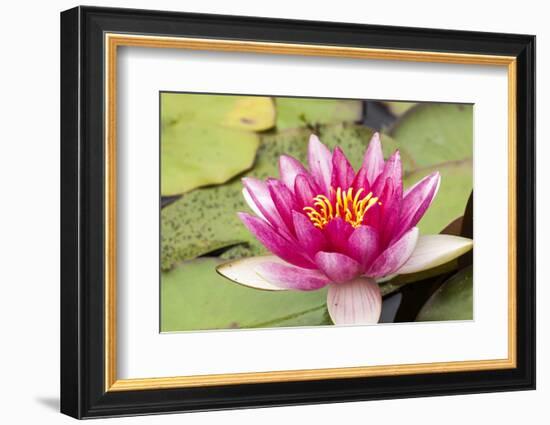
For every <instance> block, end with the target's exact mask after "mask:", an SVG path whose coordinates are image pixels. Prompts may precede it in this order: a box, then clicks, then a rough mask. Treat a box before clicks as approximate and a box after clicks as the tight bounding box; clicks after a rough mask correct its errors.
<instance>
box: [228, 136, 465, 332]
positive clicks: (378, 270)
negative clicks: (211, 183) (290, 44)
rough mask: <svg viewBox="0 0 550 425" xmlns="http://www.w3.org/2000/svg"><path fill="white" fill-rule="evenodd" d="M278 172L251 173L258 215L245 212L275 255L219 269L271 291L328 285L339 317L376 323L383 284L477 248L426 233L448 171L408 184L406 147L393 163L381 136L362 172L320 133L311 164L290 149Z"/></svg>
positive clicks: (249, 193)
mask: <svg viewBox="0 0 550 425" xmlns="http://www.w3.org/2000/svg"><path fill="white" fill-rule="evenodd" d="M279 173H280V178H279V179H275V178H268V179H267V181H261V180H258V179H255V178H250V177H248V178H245V179H243V185H244V189H243V195H244V197H245V199H246V201H247V203H248V205H249V206H250V208H251V209H252V211H253V212H254V213H255V215H252V214H248V213H244V212H241V213H239V217H240V219H241V220H242V222H243V223H244V224H245V226H246V227H247V228H248V229H249V230H250V232H252V233H253V234H254V236H255V237H256V238H257V239H258V240H259V241H260V242H261V243H262V244H263V245H264V246H265V247H266V248H267V249H268V250H269V251H270V252H271V253H272V255H265V256H258V257H252V258H244V259H240V260H236V261H233V262H229V263H226V264H223V265H221V266H219V267H218V272H219V273H220V274H222V275H224V276H226V277H227V278H229V279H231V280H233V281H235V282H237V283H240V284H243V285H246V286H250V287H255V288H259V289H264V290H296V291H312V290H317V289H320V288H323V287H325V286H327V285H328V292H327V308H328V312H329V314H330V317H331V319H332V321H333V322H334V323H335V324H369V323H377V322H378V320H379V318H380V313H381V310H382V297H381V293H380V288H379V285H378V283H379V282H380V281H382V280H384V279H388V278H389V277H391V276H394V275H397V274H406V273H415V272H419V271H422V270H426V269H430V268H433V267H436V266H438V265H441V264H444V263H446V262H448V261H450V260H452V259H454V258H456V257H458V256H460V255H462V254H463V253H465V252H467V251H468V250H470V249H471V248H472V241H471V240H470V239H467V238H461V237H457V236H450V235H441V234H438V235H427V236H421V235H419V231H418V228H417V227H416V225H417V223H418V222H419V221H420V219H421V218H422V216H423V215H424V213H425V212H426V210H427V209H428V208H429V206H430V204H431V203H432V201H433V199H434V197H435V196H436V194H437V191H438V188H439V184H440V180H441V177H440V175H439V173H438V172H434V173H432V174H430V175H428V176H426V177H425V178H423V179H422V180H420V181H419V182H418V183H416V184H415V185H414V186H412V187H411V188H409V189H408V190H406V191H404V190H403V181H402V167H401V159H400V156H399V151H396V152H395V153H394V154H393V155H391V157H390V158H389V159H388V160H387V161H384V156H383V153H382V146H381V142H380V136H379V134H378V133H375V134H374V136H373V137H372V139H371V140H370V143H369V146H368V149H367V151H366V153H365V156H364V159H363V163H362V166H361V167H360V169H359V170H358V171H357V172H356V171H355V170H354V169H353V167H352V166H351V164H350V162H349V161H348V159H347V158H346V156H345V155H344V153H343V151H342V150H341V149H340V148H339V147H336V148H335V149H334V152H331V151H330V150H329V149H328V148H327V147H326V146H325V145H324V144H322V143H321V141H320V140H319V139H318V138H317V136H315V135H312V136H311V138H310V140H309V146H308V168H307V169H306V167H304V165H302V164H301V163H300V162H299V161H298V160H296V159H295V158H292V157H290V156H287V155H282V156H281V157H280V160H279Z"/></svg>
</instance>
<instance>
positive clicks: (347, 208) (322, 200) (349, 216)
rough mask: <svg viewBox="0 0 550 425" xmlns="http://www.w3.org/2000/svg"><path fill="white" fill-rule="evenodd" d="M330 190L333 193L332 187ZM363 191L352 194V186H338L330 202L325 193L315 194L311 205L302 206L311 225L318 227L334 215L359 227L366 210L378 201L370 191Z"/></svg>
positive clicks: (325, 223)
mask: <svg viewBox="0 0 550 425" xmlns="http://www.w3.org/2000/svg"><path fill="white" fill-rule="evenodd" d="M330 191H331V194H334V193H335V191H334V188H332V187H331V188H330ZM363 192H364V190H363V188H360V189H359V190H358V191H357V192H356V193H355V194H354V193H353V188H352V187H350V188H349V189H348V190H342V189H341V188H340V187H339V188H338V189H336V193H335V196H334V201H332V202H331V200H330V199H329V198H327V197H326V196H325V195H317V196H316V197H315V198H313V201H314V203H313V207H304V211H305V212H306V214H307V216H308V217H309V219H310V220H311V222H312V223H313V225H314V226H315V227H317V228H319V229H322V228H323V227H325V226H326V225H327V224H328V222H329V221H330V220H332V219H333V218H336V217H341V218H343V219H344V220H345V221H347V222H348V223H349V224H351V225H352V226H353V227H354V228H355V227H359V226H360V225H361V224H362V223H363V219H364V218H365V214H366V213H367V211H368V210H369V209H370V208H371V207H372V206H373V205H374V204H376V202H377V201H378V198H376V197H373V196H372V192H369V193H368V194H367V195H364V196H363ZM379 204H380V203H379Z"/></svg>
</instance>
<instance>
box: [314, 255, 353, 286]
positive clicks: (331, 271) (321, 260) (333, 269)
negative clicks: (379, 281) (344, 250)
mask: <svg viewBox="0 0 550 425" xmlns="http://www.w3.org/2000/svg"><path fill="white" fill-rule="evenodd" d="M315 264H317V267H319V269H320V270H321V271H322V272H323V273H325V275H327V277H328V278H329V279H330V280H331V282H338V283H340V282H347V281H348V280H351V279H354V278H356V277H357V276H359V275H360V274H361V264H359V263H358V262H357V261H355V260H354V259H353V258H350V257H348V256H347V255H344V254H339V253H337V252H324V251H321V252H318V253H317V255H315Z"/></svg>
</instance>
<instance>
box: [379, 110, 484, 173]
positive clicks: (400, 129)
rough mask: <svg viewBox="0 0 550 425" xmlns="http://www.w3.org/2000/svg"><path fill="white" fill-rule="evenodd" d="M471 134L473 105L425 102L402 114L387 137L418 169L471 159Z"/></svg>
mask: <svg viewBox="0 0 550 425" xmlns="http://www.w3.org/2000/svg"><path fill="white" fill-rule="evenodd" d="M473 131H474V127H473V106H472V105H465V104H464V105H463V104H448V103H424V104H419V105H417V106H415V107H413V108H412V109H410V110H409V111H408V112H407V113H406V114H405V115H403V117H401V119H400V120H398V121H397V122H396V124H395V125H394V127H393V128H392V130H391V132H390V135H391V136H392V137H393V138H394V139H395V141H396V142H397V143H398V145H399V146H400V147H402V148H404V149H407V152H408V153H409V154H410V155H411V156H412V158H414V162H415V164H414V167H415V168H420V167H431V166H434V165H435V164H441V163H443V162H448V161H461V160H464V159H467V158H472V148H473V146H472V140H473Z"/></svg>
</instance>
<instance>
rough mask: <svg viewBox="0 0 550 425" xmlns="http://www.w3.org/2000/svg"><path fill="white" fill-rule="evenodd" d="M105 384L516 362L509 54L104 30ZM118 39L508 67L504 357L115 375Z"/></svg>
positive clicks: (140, 386) (151, 385)
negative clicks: (324, 367) (372, 364)
mask: <svg viewBox="0 0 550 425" xmlns="http://www.w3.org/2000/svg"><path fill="white" fill-rule="evenodd" d="M104 42H105V77H106V78H105V81H106V83H105V88H104V89H105V140H104V143H105V377H104V378H105V391H133V390H149V389H161V388H178V387H199V386H213V385H235V384H253V383H267V382H284V381H309V380H320V379H336V378H354V377H374V376H387V375H410V374H416V373H444V372H459V371H480V370H494V369H509V368H515V367H516V326H517V323H516V251H517V247H516V143H517V141H516V84H517V78H516V58H515V57H513V56H493V55H477V54H460V53H444V52H424V51H410V50H393V49H370V48H358V47H340V46H326V45H307V44H286V43H267V42H255V41H235V40H213V39H197V38H179V37H159V36H145V35H128V34H115V33H106V34H105V40H104ZM119 46H133V47H151V48H170V49H190V50H210V51H231V52H251V53H264V54H283V55H302V56H325V57H342V58H356V59H376V60H398V61H404V62H436V63H453V64H469V65H494V66H504V67H506V68H507V71H508V357H507V358H506V359H495V360H469V361H454V362H436V363H418V364H399V365H382V366H362V367H343V368H327V369H305V370H289V371H271V372H252V373H250V372H248V373H230V374H215V375H193V376H175V377H164V378H155V377H151V378H139V379H134V378H132V379H118V378H117V372H116V362H117V350H116V347H117V339H116V335H117V325H116V264H117V256H116V232H117V230H116V186H117V183H116V162H117V160H116V122H117V120H116V113H117V111H116V99H117V90H116V88H117V48H118V47H119Z"/></svg>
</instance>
